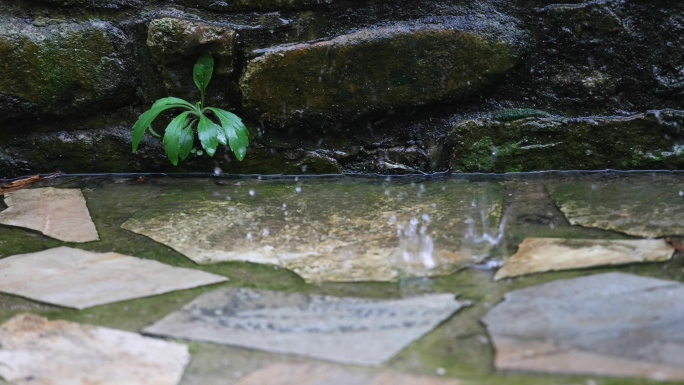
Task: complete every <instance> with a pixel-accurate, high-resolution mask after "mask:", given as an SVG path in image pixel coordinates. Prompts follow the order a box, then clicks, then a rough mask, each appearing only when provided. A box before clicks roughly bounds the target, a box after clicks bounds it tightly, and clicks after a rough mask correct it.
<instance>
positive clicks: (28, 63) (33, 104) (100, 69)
mask: <svg viewBox="0 0 684 385" xmlns="http://www.w3.org/2000/svg"><path fill="white" fill-rule="evenodd" d="M0 53H2V54H0V68H2V71H3V75H2V76H1V77H0V110H2V111H3V114H2V116H0V121H1V120H5V119H8V118H12V117H17V116H21V115H27V114H29V115H32V114H35V115H38V116H51V115H52V116H55V115H57V116H60V115H61V116H64V115H69V114H76V113H78V114H84V113H91V112H93V111H97V110H98V109H99V108H101V107H103V106H105V105H106V106H107V107H113V106H120V105H123V104H125V103H126V102H129V101H131V100H132V99H133V96H134V82H135V74H136V71H135V69H134V66H133V63H132V60H131V47H130V41H129V40H128V39H127V37H126V36H124V34H123V32H122V31H121V30H120V29H118V28H117V27H115V26H114V25H113V24H111V23H109V22H103V21H98V20H91V21H85V22H82V23H72V22H66V21H64V22H55V23H51V24H48V25H43V24H42V23H28V22H26V21H24V20H19V19H4V20H3V19H0Z"/></svg>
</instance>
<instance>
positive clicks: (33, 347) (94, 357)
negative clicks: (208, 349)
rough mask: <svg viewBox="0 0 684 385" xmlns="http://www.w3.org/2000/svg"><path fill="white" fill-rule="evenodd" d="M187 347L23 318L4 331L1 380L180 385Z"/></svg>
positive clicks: (57, 384)
mask: <svg viewBox="0 0 684 385" xmlns="http://www.w3.org/2000/svg"><path fill="white" fill-rule="evenodd" d="M189 362H190V354H189V353H188V348H187V346H185V345H181V344H178V343H175V342H168V341H162V340H158V339H154V338H149V337H143V336H141V335H138V334H135V333H129V332H124V331H120V330H114V329H108V328H102V327H96V326H90V325H79V324H77V323H73V322H67V321H48V320H47V319H46V318H43V317H40V316H37V315H34V314H20V315H17V316H15V317H14V318H12V319H10V320H9V321H7V322H6V323H5V324H3V325H2V326H0V377H3V378H4V379H6V380H8V381H12V384H16V385H29V384H50V385H92V384H97V385H122V384H126V385H175V384H178V383H179V382H180V379H181V377H182V375H183V371H184V370H185V367H186V366H187V364H188V363H189Z"/></svg>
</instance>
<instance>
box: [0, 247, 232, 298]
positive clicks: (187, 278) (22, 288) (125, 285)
mask: <svg viewBox="0 0 684 385" xmlns="http://www.w3.org/2000/svg"><path fill="white" fill-rule="evenodd" d="M226 280H227V278H225V277H222V276H219V275H215V274H209V273H205V272H203V271H198V270H192V269H184V268H180V267H172V266H168V265H165V264H163V263H160V262H157V261H151V260H144V259H140V258H135V257H129V256H127V255H122V254H117V253H91V252H89V251H85V250H80V249H72V248H69V247H58V248H54V249H49V250H44V251H40V252H37V253H30V254H21V255H14V256H11V257H7V258H3V259H0V291H2V292H5V293H11V294H16V295H19V296H22V297H26V298H30V299H34V300H38V301H42V302H46V303H51V304H55V305H60V306H66V307H72V308H76V309H85V308H88V307H92V306H97V305H104V304H106V303H111V302H117V301H124V300H128V299H134V298H140V297H148V296H151V295H156V294H163V293H168V292H170V291H175V290H182V289H190V288H193V287H197V286H203V285H209V284H213V283H218V282H223V281H226Z"/></svg>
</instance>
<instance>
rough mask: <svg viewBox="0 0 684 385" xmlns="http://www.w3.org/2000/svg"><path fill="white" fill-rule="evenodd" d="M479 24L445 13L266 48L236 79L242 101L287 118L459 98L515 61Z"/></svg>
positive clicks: (267, 115)
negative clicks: (436, 20) (436, 18)
mask: <svg viewBox="0 0 684 385" xmlns="http://www.w3.org/2000/svg"><path fill="white" fill-rule="evenodd" d="M491 24H492V25H494V27H495V28H499V29H501V28H500V26H496V23H495V22H494V23H491ZM483 29H484V26H482V25H475V26H473V25H472V24H469V23H467V22H466V21H465V20H460V19H450V20H447V21H445V22H444V23H443V24H418V23H414V24H398V25H393V26H388V27H379V28H374V29H367V30H362V31H359V32H356V33H352V34H349V35H343V36H339V37H336V38H335V39H332V40H328V41H323V42H318V43H311V44H297V45H288V46H280V47H275V48H269V49H266V50H264V54H263V55H262V56H260V57H258V58H256V59H254V60H252V61H250V62H249V63H248V65H247V69H246V72H245V74H244V75H243V77H242V79H241V81H240V87H241V89H242V92H243V100H244V104H245V105H246V106H247V107H249V108H252V109H254V110H256V111H258V112H259V113H260V114H261V116H262V118H264V119H266V120H269V121H279V122H287V121H292V120H298V119H308V118H314V119H316V118H317V119H319V120H320V119H321V118H323V117H325V118H330V117H332V116H335V117H337V118H338V119H339V118H345V119H349V118H353V117H356V116H358V115H363V114H367V113H371V112H379V111H381V112H386V111H387V110H390V109H395V108H398V109H401V108H410V107H415V106H420V105H425V104H430V103H435V102H442V101H447V100H454V99H459V98H463V97H465V96H467V95H470V94H472V93H474V92H475V91H479V90H481V89H482V88H483V87H485V86H486V85H488V84H491V83H492V82H493V81H495V80H496V79H497V78H498V77H500V76H501V75H503V74H505V73H506V72H508V71H509V70H510V69H511V68H512V67H513V65H514V63H515V60H516V52H515V48H514V47H513V45H512V44H511V43H510V42H508V41H506V40H505V39H504V38H503V36H502V33H501V31H495V32H489V31H487V30H483Z"/></svg>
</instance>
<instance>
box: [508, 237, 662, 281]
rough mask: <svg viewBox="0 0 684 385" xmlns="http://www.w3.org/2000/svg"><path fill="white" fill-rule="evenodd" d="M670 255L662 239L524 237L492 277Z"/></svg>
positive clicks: (655, 258) (632, 261) (638, 261)
mask: <svg viewBox="0 0 684 385" xmlns="http://www.w3.org/2000/svg"><path fill="white" fill-rule="evenodd" d="M673 254H674V248H673V247H672V246H670V245H668V244H667V242H665V241H664V240H662V239H642V240H597V239H563V238H526V239H525V240H524V241H523V242H522V243H521V244H520V246H519V247H518V252H516V253H515V254H514V255H513V256H511V257H510V258H509V259H508V260H507V261H506V262H505V263H504V266H503V267H502V268H501V269H499V271H497V272H496V275H495V276H494V279H495V280H499V279H502V278H507V277H516V276H519V275H525V274H534V273H541V272H545V271H558V270H570V269H581V268H586V267H592V266H605V265H624V264H628V263H640V262H662V261H667V260H669V259H671V258H672V255H673Z"/></svg>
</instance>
